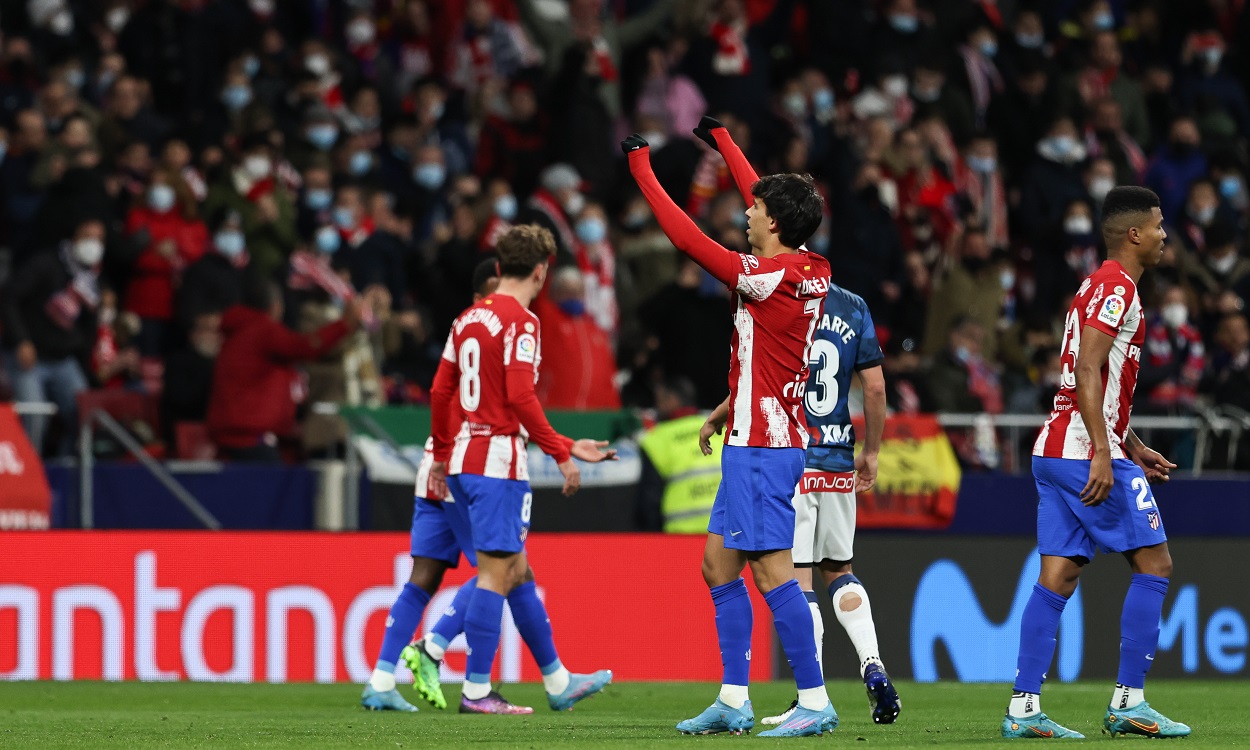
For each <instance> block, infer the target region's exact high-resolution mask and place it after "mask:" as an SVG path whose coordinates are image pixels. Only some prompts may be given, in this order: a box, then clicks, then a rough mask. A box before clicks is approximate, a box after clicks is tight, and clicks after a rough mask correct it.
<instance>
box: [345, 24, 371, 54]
mask: <svg viewBox="0 0 1250 750" xmlns="http://www.w3.org/2000/svg"><path fill="white" fill-rule="evenodd" d="M376 31H377V30H376V29H375V28H374V27H373V24H372V23H371V22H370V21H369V20H368V19H365V18H359V19H356V20H355V21H352V22H351V23H349V24H347V41H349V42H351V43H352V44H354V45H356V46H358V47H359V46H363V45H366V44H368V43H369V42H372V41H373V37H374V34H375V33H376Z"/></svg>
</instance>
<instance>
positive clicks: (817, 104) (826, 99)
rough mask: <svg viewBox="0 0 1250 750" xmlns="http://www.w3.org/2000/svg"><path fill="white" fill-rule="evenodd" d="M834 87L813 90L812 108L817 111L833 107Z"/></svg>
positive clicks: (825, 110) (824, 110)
mask: <svg viewBox="0 0 1250 750" xmlns="http://www.w3.org/2000/svg"><path fill="white" fill-rule="evenodd" d="M833 101H834V99H833V89H816V90H815V91H813V92H812V108H813V109H815V110H816V111H817V112H828V111H830V110H832V109H833Z"/></svg>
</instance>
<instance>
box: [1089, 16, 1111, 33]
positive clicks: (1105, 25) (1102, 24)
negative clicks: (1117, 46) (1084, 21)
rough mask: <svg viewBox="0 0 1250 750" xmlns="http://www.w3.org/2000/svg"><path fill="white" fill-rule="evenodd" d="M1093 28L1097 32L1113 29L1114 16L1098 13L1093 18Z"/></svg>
mask: <svg viewBox="0 0 1250 750" xmlns="http://www.w3.org/2000/svg"><path fill="white" fill-rule="evenodd" d="M1094 28H1095V29H1098V30H1099V31H1106V30H1108V29H1113V28H1115V16H1113V15H1111V14H1110V13H1099V14H1098V15H1096V16H1094Z"/></svg>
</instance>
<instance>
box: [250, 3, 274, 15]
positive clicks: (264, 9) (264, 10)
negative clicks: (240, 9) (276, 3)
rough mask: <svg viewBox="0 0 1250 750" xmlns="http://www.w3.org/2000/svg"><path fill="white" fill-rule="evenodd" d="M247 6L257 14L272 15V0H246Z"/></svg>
mask: <svg viewBox="0 0 1250 750" xmlns="http://www.w3.org/2000/svg"><path fill="white" fill-rule="evenodd" d="M247 7H249V8H251V9H252V12H253V13H255V14H256V15H258V16H272V15H273V0H248V3H247Z"/></svg>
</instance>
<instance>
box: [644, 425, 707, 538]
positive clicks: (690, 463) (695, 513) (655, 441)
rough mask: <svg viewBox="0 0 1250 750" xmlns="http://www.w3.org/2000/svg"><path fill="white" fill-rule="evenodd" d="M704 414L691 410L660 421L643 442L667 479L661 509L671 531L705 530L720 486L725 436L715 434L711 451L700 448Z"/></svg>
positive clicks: (650, 456)
mask: <svg viewBox="0 0 1250 750" xmlns="http://www.w3.org/2000/svg"><path fill="white" fill-rule="evenodd" d="M704 419H705V418H704V416H703V415H702V414H691V415H690V416H688V417H680V418H678V419H672V420H669V421H667V422H661V423H660V424H658V425H656V426H655V427H653V428H652V429H651V430H650V431H649V432H647V434H646V435H644V436H643V438H642V441H641V443H640V445H641V447H642V449H643V450H644V451H645V452H646V454H647V458H648V459H650V461H651V463H652V465H654V466H655V469H656V471H657V472H658V473H659V475H660V476H661V477H662V478H663V479H664V482H665V484H664V496H663V499H662V500H661V504H660V510H661V513H662V514H663V516H664V531H665V533H669V534H704V533H706V532H707V522H708V518H709V517H710V516H711V514H712V503H713V502H715V501H716V490H717V488H718V487H720V478H721V468H720V459H721V452H722V450H723V449H724V447H725V444H724V436H722V435H713V436H712V455H710V456H705V455H703V452H702V451H700V450H699V429H700V428H701V427H703V422H704Z"/></svg>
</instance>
